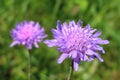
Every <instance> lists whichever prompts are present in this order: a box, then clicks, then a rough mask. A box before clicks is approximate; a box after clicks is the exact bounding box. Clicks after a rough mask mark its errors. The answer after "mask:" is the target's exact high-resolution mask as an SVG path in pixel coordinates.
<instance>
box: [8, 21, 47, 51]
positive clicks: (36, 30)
mask: <svg viewBox="0 0 120 80" xmlns="http://www.w3.org/2000/svg"><path fill="white" fill-rule="evenodd" d="M11 36H12V39H13V42H12V43H11V45H10V47H13V46H14V45H16V44H22V45H24V46H26V47H27V49H32V44H34V46H35V47H36V48H38V47H39V46H38V42H41V40H42V39H43V38H45V37H47V35H45V34H44V28H41V27H40V25H39V23H38V22H37V23H35V22H34V21H30V22H27V21H23V22H22V23H20V24H17V25H16V28H15V29H12V31H11Z"/></svg>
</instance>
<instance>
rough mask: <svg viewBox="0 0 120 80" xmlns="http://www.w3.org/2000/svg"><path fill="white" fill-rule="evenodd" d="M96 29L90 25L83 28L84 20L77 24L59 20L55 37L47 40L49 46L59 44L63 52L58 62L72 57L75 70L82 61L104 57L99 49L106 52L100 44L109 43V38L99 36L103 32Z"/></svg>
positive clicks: (54, 33)
mask: <svg viewBox="0 0 120 80" xmlns="http://www.w3.org/2000/svg"><path fill="white" fill-rule="evenodd" d="M95 31H96V29H91V28H90V25H89V24H88V25H86V26H85V28H82V21H80V20H79V21H78V23H77V24H76V23H75V22H74V21H70V22H69V23H66V22H65V23H63V24H61V23H60V21H58V24H57V29H52V32H53V35H54V39H52V40H46V41H45V42H44V43H46V44H47V45H48V46H49V47H53V46H57V47H58V50H59V51H60V52H61V53H62V54H61V56H60V57H59V59H58V63H59V64H60V63H62V62H63V61H64V60H65V59H66V58H71V59H72V61H73V67H74V70H76V71H77V70H78V65H79V62H80V61H92V60H94V58H97V59H98V60H99V61H100V62H103V59H102V58H101V56H100V55H99V54H98V51H101V52H102V53H105V51H104V50H103V48H102V47H101V46H99V44H108V43H109V41H108V40H102V39H101V38H99V36H100V35H101V32H99V31H98V32H95Z"/></svg>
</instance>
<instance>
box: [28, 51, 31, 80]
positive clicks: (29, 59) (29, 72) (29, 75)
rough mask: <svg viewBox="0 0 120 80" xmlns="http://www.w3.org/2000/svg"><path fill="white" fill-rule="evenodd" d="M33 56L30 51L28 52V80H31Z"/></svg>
mask: <svg viewBox="0 0 120 80" xmlns="http://www.w3.org/2000/svg"><path fill="white" fill-rule="evenodd" d="M30 69H31V54H30V51H29V50H28V80H31V71H30Z"/></svg>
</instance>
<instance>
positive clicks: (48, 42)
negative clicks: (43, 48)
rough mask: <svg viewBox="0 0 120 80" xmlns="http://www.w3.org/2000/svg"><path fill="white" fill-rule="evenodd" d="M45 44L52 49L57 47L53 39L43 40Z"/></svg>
mask: <svg viewBox="0 0 120 80" xmlns="http://www.w3.org/2000/svg"><path fill="white" fill-rule="evenodd" d="M44 43H45V44H47V45H48V47H53V46H57V44H58V43H57V40H55V39H53V40H45V41H44Z"/></svg>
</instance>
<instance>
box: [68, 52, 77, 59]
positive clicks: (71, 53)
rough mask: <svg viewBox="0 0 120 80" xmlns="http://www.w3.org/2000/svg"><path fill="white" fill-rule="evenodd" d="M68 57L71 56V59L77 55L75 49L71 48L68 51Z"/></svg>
mask: <svg viewBox="0 0 120 80" xmlns="http://www.w3.org/2000/svg"><path fill="white" fill-rule="evenodd" d="M69 55H70V56H69V57H72V59H74V58H76V57H77V51H75V50H73V51H71V52H70V53H69Z"/></svg>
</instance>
